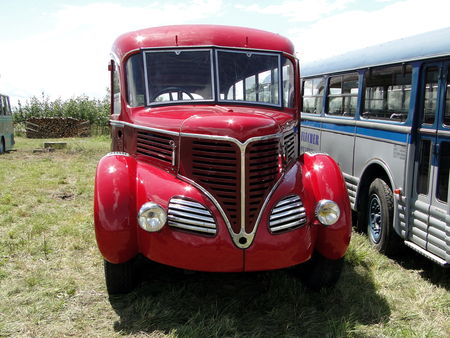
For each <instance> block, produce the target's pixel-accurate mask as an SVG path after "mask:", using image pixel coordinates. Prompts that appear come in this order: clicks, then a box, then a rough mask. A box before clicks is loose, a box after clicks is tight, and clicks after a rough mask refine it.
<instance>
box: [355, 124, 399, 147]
mask: <svg viewBox="0 0 450 338" xmlns="http://www.w3.org/2000/svg"><path fill="white" fill-rule="evenodd" d="M356 133H357V134H358V135H363V136H370V137H376V138H381V139H384V140H390V141H397V142H402V143H406V142H407V141H408V134H407V133H400V132H396V131H388V130H380V129H370V128H361V127H358V128H357V129H356Z"/></svg>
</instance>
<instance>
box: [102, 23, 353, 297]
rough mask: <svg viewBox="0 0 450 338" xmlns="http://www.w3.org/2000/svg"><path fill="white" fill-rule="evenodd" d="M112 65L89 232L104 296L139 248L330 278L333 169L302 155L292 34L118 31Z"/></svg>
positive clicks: (338, 213) (318, 281)
mask: <svg viewBox="0 0 450 338" xmlns="http://www.w3.org/2000/svg"><path fill="white" fill-rule="evenodd" d="M109 70H110V72H111V104H112V107H111V121H110V124H111V133H112V152H111V153H109V154H107V155H106V156H104V157H103V158H102V159H101V160H100V162H99V164H98V168H97V173H96V180H95V197H94V198H95V201H94V209H95V210H94V211H95V212H94V214H95V232H96V238H97V243H98V247H99V249H100V252H101V253H102V255H103V257H104V262H105V278H106V285H107V289H108V292H109V293H110V294H114V293H123V292H128V291H130V290H132V289H133V287H134V286H135V284H136V273H135V272H136V266H135V261H136V257H137V256H138V255H140V256H144V257H146V258H148V259H150V260H152V261H155V262H158V263H162V264H166V265H170V266H174V267H178V268H182V269H187V270H196V271H211V272H238V271H242V272H244V271H259V270H272V269H280V268H286V267H293V269H296V268H297V266H298V267H300V268H302V269H303V270H304V271H303V274H302V277H303V280H304V281H305V282H306V284H307V285H309V286H311V287H313V288H316V289H320V288H322V287H329V286H332V285H334V284H335V283H336V281H337V280H338V278H339V275H340V272H341V269H342V263H343V256H344V254H345V252H346V250H347V247H348V245H349V242H350V236H351V211H350V204H349V198H348V195H347V191H346V188H345V184H344V180H343V178H342V174H341V171H340V169H339V167H338V166H337V164H336V163H335V162H334V161H333V160H332V159H331V158H330V157H329V156H327V155H325V154H319V153H304V154H301V155H300V154H299V142H300V139H299V131H300V124H299V121H300V119H299V117H300V113H299V112H300V109H299V108H300V102H301V100H300V90H299V65H298V60H297V59H296V57H295V56H294V47H293V45H292V43H291V42H290V41H289V40H288V39H286V38H284V37H281V36H279V35H277V34H273V33H269V32H265V31H261V30H256V29H249V28H241V27H228V26H215V25H180V26H166V27H157V28H149V29H143V30H139V31H135V32H130V33H126V34H124V35H122V36H120V37H119V38H117V40H116V41H115V43H114V45H113V49H112V59H111V62H110V65H109Z"/></svg>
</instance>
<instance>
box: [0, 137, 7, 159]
mask: <svg viewBox="0 0 450 338" xmlns="http://www.w3.org/2000/svg"><path fill="white" fill-rule="evenodd" d="M5 151H6V149H5V141H4V140H3V138H1V139H0V155H1V154H4V153H5Z"/></svg>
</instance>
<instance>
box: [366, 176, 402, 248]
mask: <svg viewBox="0 0 450 338" xmlns="http://www.w3.org/2000/svg"><path fill="white" fill-rule="evenodd" d="M368 197H369V198H368V201H367V209H366V221H367V235H368V237H369V241H370V243H371V244H372V245H373V246H374V247H375V248H376V249H377V250H378V251H379V252H381V253H383V254H386V255H392V254H394V253H396V252H397V250H398V248H399V241H398V237H397V234H396V233H395V231H394V229H393V227H392V221H393V212H394V198H393V195H392V191H391V189H390V188H389V186H388V185H387V184H386V182H385V181H383V180H382V179H379V178H377V179H376V180H374V181H373V182H372V184H371V185H370V187H369V194H368Z"/></svg>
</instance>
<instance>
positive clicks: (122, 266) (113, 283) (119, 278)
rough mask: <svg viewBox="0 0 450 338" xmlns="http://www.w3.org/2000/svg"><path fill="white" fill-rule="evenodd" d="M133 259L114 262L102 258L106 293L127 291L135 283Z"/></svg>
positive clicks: (131, 288)
mask: <svg viewBox="0 0 450 338" xmlns="http://www.w3.org/2000/svg"><path fill="white" fill-rule="evenodd" d="M135 263H136V262H135V259H131V260H129V261H128V262H125V263H119V264H114V263H110V262H108V261H106V260H104V267H105V281H106V289H107V290H108V294H110V295H114V294H120V293H128V292H130V291H132V290H133V289H134V287H135V286H136V284H137V274H136V267H135Z"/></svg>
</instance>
